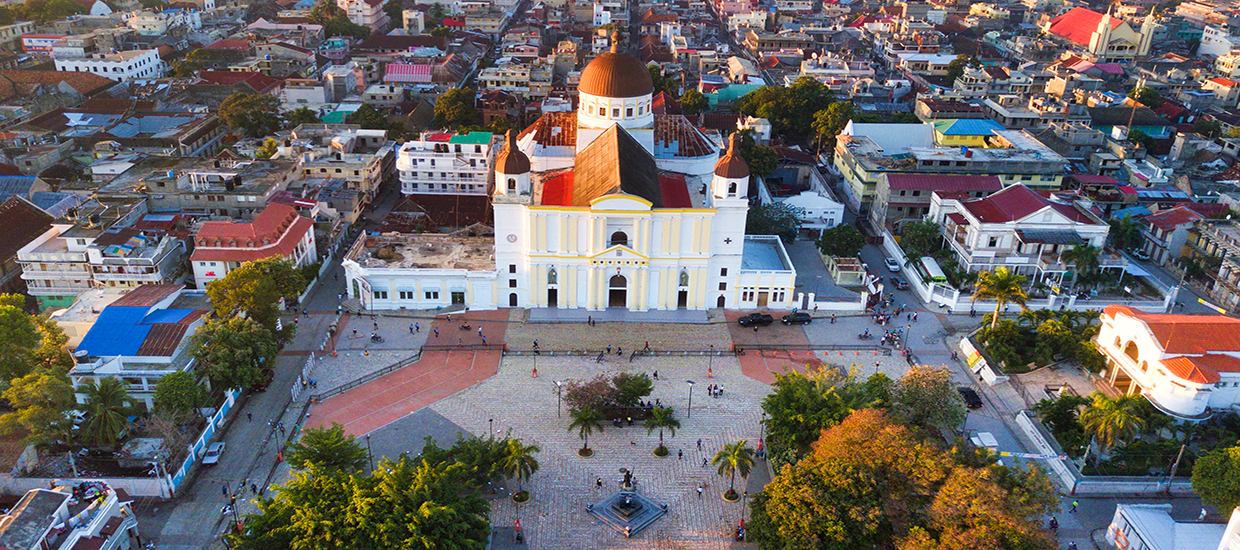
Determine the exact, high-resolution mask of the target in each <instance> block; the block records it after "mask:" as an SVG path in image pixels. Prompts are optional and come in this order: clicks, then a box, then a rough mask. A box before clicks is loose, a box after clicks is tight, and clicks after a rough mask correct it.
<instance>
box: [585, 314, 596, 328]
mask: <svg viewBox="0 0 1240 550" xmlns="http://www.w3.org/2000/svg"><path fill="white" fill-rule="evenodd" d="M586 326H588V327H592V326H594V316H593V315H590V316H588V317H586Z"/></svg>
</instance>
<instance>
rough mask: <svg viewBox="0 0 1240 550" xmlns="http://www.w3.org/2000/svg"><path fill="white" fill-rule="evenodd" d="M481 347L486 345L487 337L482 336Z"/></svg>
mask: <svg viewBox="0 0 1240 550" xmlns="http://www.w3.org/2000/svg"><path fill="white" fill-rule="evenodd" d="M479 336H481V335H479ZM482 345H484V346H485V345H487V337H486V336H483V337H482ZM534 372H538V369H534Z"/></svg>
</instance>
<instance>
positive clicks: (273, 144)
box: [254, 138, 280, 160]
mask: <svg viewBox="0 0 1240 550" xmlns="http://www.w3.org/2000/svg"><path fill="white" fill-rule="evenodd" d="M279 149H280V142H278V141H276V140H275V139H273V138H267V141H264V142H263V145H262V147H259V148H258V149H255V150H254V158H256V159H259V160H266V159H269V158H271V157H272V156H273V155H275V154H276V151H278V150H279Z"/></svg>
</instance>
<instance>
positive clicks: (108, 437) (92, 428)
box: [77, 377, 133, 444]
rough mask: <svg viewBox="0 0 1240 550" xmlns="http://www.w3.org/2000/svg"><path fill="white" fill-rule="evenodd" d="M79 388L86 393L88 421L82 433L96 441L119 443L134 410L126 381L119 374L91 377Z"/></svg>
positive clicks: (84, 424)
mask: <svg viewBox="0 0 1240 550" xmlns="http://www.w3.org/2000/svg"><path fill="white" fill-rule="evenodd" d="M77 391H78V393H82V394H85V395H86V403H85V405H83V409H84V412H85V413H86V421H85V422H83V423H82V433H83V434H85V436H86V438H87V439H88V440H90V441H92V442H94V443H100V444H112V443H116V442H117V441H118V440H119V439H120V437H121V432H123V431H124V430H125V428H126V427H128V426H129V415H130V413H131V411H132V410H133V408H132V407H131V405H130V397H129V390H128V389H126V388H125V381H124V380H121V379H120V378H116V377H109V378H103V379H100V380H91V381H90V382H88V383H86V384H82V385H81V386H78V389H77Z"/></svg>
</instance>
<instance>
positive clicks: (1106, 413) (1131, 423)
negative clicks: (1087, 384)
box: [1081, 392, 1145, 462]
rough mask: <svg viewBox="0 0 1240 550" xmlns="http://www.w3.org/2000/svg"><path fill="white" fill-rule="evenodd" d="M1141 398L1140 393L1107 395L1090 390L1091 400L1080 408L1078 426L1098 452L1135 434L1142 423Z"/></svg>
mask: <svg viewBox="0 0 1240 550" xmlns="http://www.w3.org/2000/svg"><path fill="white" fill-rule="evenodd" d="M1142 399H1145V398H1144V397H1141V396H1140V395H1121V396H1119V397H1109V396H1107V395H1105V394H1103V393H1100V392H1094V395H1093V401H1092V402H1090V404H1089V406H1088V407H1086V408H1085V410H1084V411H1082V412H1081V426H1082V427H1084V428H1085V433H1087V434H1089V435H1090V437H1092V438H1093V439H1094V441H1096V442H1097V443H1098V446H1099V447H1100V450H1101V451H1102V452H1106V451H1109V450H1111V449H1113V448H1115V446H1117V445H1121V444H1123V443H1125V442H1126V441H1128V440H1129V439H1132V438H1133V437H1135V436H1136V435H1137V434H1138V433H1140V432H1141V428H1143V427H1144V426H1145V419H1144V418H1142V417H1141V414H1140V412H1139V411H1140V401H1141V400H1142ZM1095 462H1097V460H1096V459H1095Z"/></svg>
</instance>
